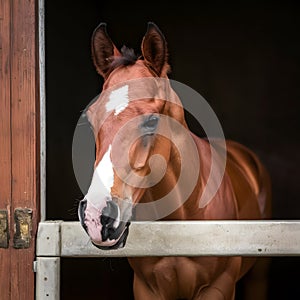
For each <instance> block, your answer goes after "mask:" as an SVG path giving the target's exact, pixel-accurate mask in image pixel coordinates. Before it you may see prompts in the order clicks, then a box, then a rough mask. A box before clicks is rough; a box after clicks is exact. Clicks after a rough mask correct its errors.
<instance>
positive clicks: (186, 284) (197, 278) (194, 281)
mask: <svg viewBox="0 0 300 300" xmlns="http://www.w3.org/2000/svg"><path fill="white" fill-rule="evenodd" d="M129 262H130V264H131V266H132V268H133V270H134V272H135V274H136V276H138V277H139V278H140V279H142V280H143V281H144V282H146V283H147V285H148V286H149V287H151V289H152V290H156V291H158V293H159V295H162V294H164V296H165V297H162V299H172V297H178V298H187V299H191V298H193V297H195V295H199V294H200V293H201V290H203V289H205V288H206V287H208V286H210V285H211V284H212V283H213V282H214V281H215V280H216V279H217V278H219V277H220V276H222V274H223V273H224V270H226V264H227V259H226V258H214V257H209V258H205V257H199V258H188V257H163V258H137V259H136V258H135V259H130V260H129ZM170 293H172V296H171V295H170ZM166 294H168V296H167V295H166Z"/></svg>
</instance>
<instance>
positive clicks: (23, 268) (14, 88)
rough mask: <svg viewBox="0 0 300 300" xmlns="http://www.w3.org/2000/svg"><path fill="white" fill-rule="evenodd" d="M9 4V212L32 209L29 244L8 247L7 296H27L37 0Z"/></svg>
mask: <svg viewBox="0 0 300 300" xmlns="http://www.w3.org/2000/svg"><path fill="white" fill-rule="evenodd" d="M11 5H12V22H11V24H12V25H11V26H12V27H11V45H12V49H11V57H12V62H11V72H12V77H11V133H12V137H11V140H12V142H11V153H12V154H11V155H12V212H14V211H15V209H17V208H20V207H21V208H31V209H32V211H33V214H32V218H33V219H32V221H33V228H32V235H33V238H32V239H31V244H30V247H29V248H28V249H13V248H11V257H12V259H11V269H12V270H13V272H12V273H13V275H12V277H11V299H20V300H23V299H24V300H25V299H26V300H30V299H34V273H33V268H32V263H33V260H34V246H35V239H34V237H35V232H36V222H37V217H38V216H37V211H38V209H37V203H38V190H39V149H38V144H39V138H38V137H39V135H38V131H39V128H38V124H39V113H38V109H39V108H38V103H39V98H38V96H39V92H38V91H39V89H38V46H37V45H38V41H37V37H38V22H37V1H28V0H12V1H11ZM12 222H13V218H11V223H12ZM12 236H13V233H12Z"/></svg>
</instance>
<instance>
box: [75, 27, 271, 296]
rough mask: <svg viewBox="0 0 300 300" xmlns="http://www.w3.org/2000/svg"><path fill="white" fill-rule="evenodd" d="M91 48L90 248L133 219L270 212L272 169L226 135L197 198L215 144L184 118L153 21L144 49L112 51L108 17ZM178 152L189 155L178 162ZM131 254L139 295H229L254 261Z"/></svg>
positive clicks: (86, 207)
mask: <svg viewBox="0 0 300 300" xmlns="http://www.w3.org/2000/svg"><path fill="white" fill-rule="evenodd" d="M91 52H92V60H93V63H94V65H95V68H96V71H97V72H98V73H99V74H100V75H101V76H102V77H103V79H104V82H103V87H102V93H101V94H100V96H99V97H98V99H97V100H96V101H95V102H94V103H93V104H92V105H90V106H89V107H88V109H87V116H88V119H89V122H90V123H91V125H92V127H93V130H94V134H95V141H96V159H95V165H94V174H93V177H92V181H91V184H90V187H89V190H88V192H87V194H86V195H85V197H84V199H83V200H81V201H80V203H79V208H78V214H79V219H80V221H81V224H82V226H83V228H84V229H85V230H86V232H87V234H88V235H89V237H90V239H91V241H92V243H93V244H94V245H95V246H96V247H98V248H100V249H118V248H120V247H124V246H125V244H126V238H127V235H128V230H129V225H130V222H131V221H132V220H158V219H159V220H241V219H244V220H245V219H268V218H270V216H271V183H270V177H269V174H268V172H267V170H266V168H265V167H264V166H263V164H262V162H261V161H260V160H259V158H258V156H257V155H256V154H255V153H254V152H253V151H252V150H250V149H248V148H247V147H245V146H243V145H242V144H240V143H238V142H236V141H232V140H226V141H225V142H224V144H225V147H226V148H225V149H226V152H225V156H226V164H224V172H221V171H220V172H218V171H217V172H215V174H217V176H218V174H219V175H220V178H221V180H220V182H219V183H218V184H217V185H216V186H215V187H216V188H215V191H214V193H212V194H211V197H210V199H209V201H207V199H206V200H204V201H203V197H202V196H203V193H204V190H205V187H206V184H207V183H208V181H209V174H210V171H211V165H212V161H213V155H214V150H213V149H212V148H211V145H210V142H209V139H207V138H205V137H204V138H201V137H198V136H196V135H195V134H194V133H192V131H191V130H190V129H189V127H188V125H187V122H186V120H185V114H184V108H183V105H182V103H181V100H180V97H179V95H178V94H177V93H176V92H175V91H174V90H173V89H172V85H171V84H170V79H169V77H168V74H169V73H170V66H169V62H168V47H167V42H166V39H165V37H164V35H163V33H162V32H161V30H160V29H159V28H158V26H157V25H156V24H154V23H153V22H149V23H148V27H147V30H146V33H145V35H144V37H143V39H142V43H141V56H137V55H136V54H135V53H134V51H133V50H132V49H130V48H127V47H125V46H123V47H122V49H121V50H119V49H117V47H116V46H115V44H114V43H113V42H112V40H111V38H110V37H109V35H108V33H107V30H106V24H105V23H101V24H100V25H99V26H98V27H97V28H96V29H95V30H94V32H93V35H92V39H91ZM192 147H194V148H193V149H192ZM216 148H217V147H216ZM183 156H185V157H188V158H187V159H185V160H184V161H183ZM217 161H219V162H220V161H221V159H220V157H219V159H217ZM219 165H220V166H221V164H220V163H219V164H218V163H217V166H219ZM197 166H198V167H197ZM217 170H218V167H217ZM181 172H183V173H184V176H181V174H180V173H181ZM214 180H215V178H213V180H212V181H214ZM179 181H181V184H178V182H179ZM215 181H216V180H215ZM182 183H183V184H182ZM190 183H192V184H190ZM186 187H188V188H186ZM186 190H188V192H187V191H186ZM169 194H170V195H171V197H166V195H169ZM160 200H163V201H160ZM156 204H157V205H156ZM169 206H171V208H170V209H169ZM182 242H184V241H182ZM128 261H129V264H130V266H131V267H132V269H133V271H134V283H133V291H134V297H135V299H136V300H154V299H155V300H159V299H161V300H176V299H201V300H203V299H207V300H219V299H228V300H229V299H231V300H232V299H234V297H235V289H236V283H237V281H238V280H239V279H240V278H242V276H243V275H244V274H246V273H247V272H248V271H249V270H250V269H251V268H252V267H253V265H254V263H255V261H256V259H255V258H250V257H249V258H247V257H236V256H234V257H226V256H224V257H202V256H200V257H138V258H128Z"/></svg>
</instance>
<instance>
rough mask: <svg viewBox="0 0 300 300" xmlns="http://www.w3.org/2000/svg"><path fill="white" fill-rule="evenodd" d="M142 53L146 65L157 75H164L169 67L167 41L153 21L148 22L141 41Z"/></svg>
mask: <svg viewBox="0 0 300 300" xmlns="http://www.w3.org/2000/svg"><path fill="white" fill-rule="evenodd" d="M142 54H143V57H144V60H145V61H146V63H147V65H148V66H149V67H150V68H152V69H153V70H154V71H155V73H156V74H157V75H159V76H164V75H166V73H167V71H168V68H169V64H168V49H167V42H166V39H165V37H164V35H163V34H162V32H161V31H160V29H159V28H158V27H157V26H156V25H155V24H154V23H153V22H148V28H147V32H146V34H145V36H144V38H143V41H142Z"/></svg>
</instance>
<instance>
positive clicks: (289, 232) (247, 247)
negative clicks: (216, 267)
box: [38, 220, 300, 257]
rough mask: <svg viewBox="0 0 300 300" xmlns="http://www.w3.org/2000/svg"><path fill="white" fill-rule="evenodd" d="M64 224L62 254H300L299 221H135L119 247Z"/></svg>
mask: <svg viewBox="0 0 300 300" xmlns="http://www.w3.org/2000/svg"><path fill="white" fill-rule="evenodd" d="M60 224H61V225H60V226H61V256H62V257H76V256H77V257H109V256H110V257H132V256H232V255H242V256H300V221H252V220H251V221H156V222H132V224H131V225H130V228H129V235H128V238H127V243H126V246H125V247H124V248H122V249H118V250H100V249H98V248H96V247H95V246H93V245H92V243H91V242H90V239H89V237H88V235H87V234H86V233H85V231H84V230H83V228H82V226H81V225H80V223H79V222H62V223H60ZM42 227H43V223H40V228H42ZM53 228H54V226H53ZM48 229H49V224H48ZM56 230H57V229H56ZM48 234H49V232H48ZM38 255H39V256H43V253H38Z"/></svg>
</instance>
